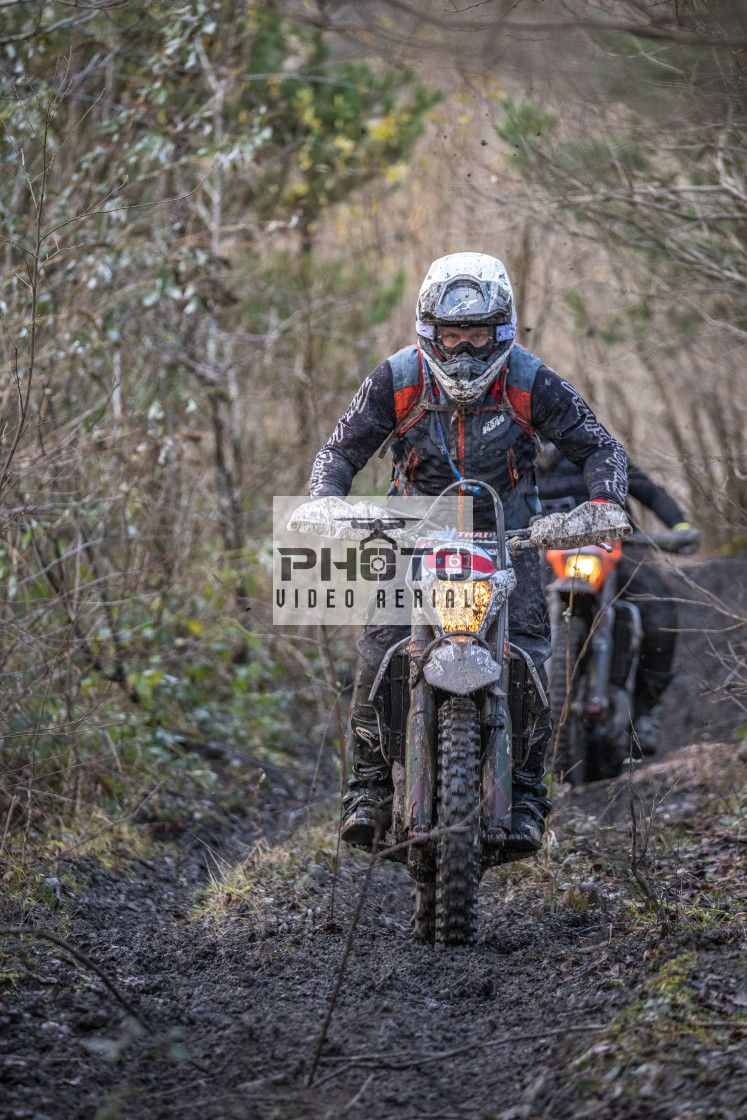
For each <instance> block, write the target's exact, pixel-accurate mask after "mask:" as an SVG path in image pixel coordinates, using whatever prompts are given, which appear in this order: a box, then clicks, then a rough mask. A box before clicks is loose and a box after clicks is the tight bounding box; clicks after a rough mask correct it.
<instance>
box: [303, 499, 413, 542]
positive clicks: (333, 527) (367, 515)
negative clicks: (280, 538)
mask: <svg viewBox="0 0 747 1120" xmlns="http://www.w3.org/2000/svg"><path fill="white" fill-rule="evenodd" d="M391 517H392V513H391V511H390V510H387V509H385V508H384V506H379V505H376V504H375V502H358V503H357V504H356V505H351V504H350V502H346V501H345V499H344V498H340V497H337V496H335V495H331V496H329V497H327V498H312V500H311V501H310V502H304V504H303V505H302V506H298V508H297V509H295V510H294V511H293V514H292V516H291V519H290V521H289V522H288V529H289V530H290V531H291V532H292V533H312V534H313V535H314V536H318V537H331V538H332V539H333V540H343V541H357V540H363V539H364V538H365V537H367V536H370V534H371V526H370V522H371V521H374V520H376V519H384V520H386V519H387V518H389V519H391ZM358 522H362V524H358ZM387 532H388V533H389V534H390V535H391V536H393V537H396V536H397V532H396V530H390V529H387Z"/></svg>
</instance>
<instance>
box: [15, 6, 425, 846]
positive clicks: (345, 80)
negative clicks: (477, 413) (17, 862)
mask: <svg viewBox="0 0 747 1120" xmlns="http://www.w3.org/2000/svg"><path fill="white" fill-rule="evenodd" d="M31 7H34V6H31ZM36 7H37V8H38V10H36V9H35V10H34V11H33V12H32V11H31V9H30V7H29V6H28V5H11V6H10V7H9V8H8V11H7V13H5V14H4V17H3V19H4V26H3V29H2V36H5V37H6V38H5V39H4V40H2V37H0V40H2V41H0V50H1V51H3V52H4V59H5V68H6V71H7V72H9V73H11V74H12V75H13V76H14V78H15V81H16V85H15V89H14V90H11V96H10V99H9V100H6V101H5V102H3V104H2V108H0V115H2V124H3V128H2V130H0V158H2V161H3V165H4V167H5V169H6V189H4V190H3V191H2V192H0V222H1V223H2V234H3V237H4V238H6V241H5V244H4V249H5V256H4V270H3V273H2V274H1V275H0V308H1V310H2V313H3V315H4V317H5V318H4V322H5V326H6V327H7V330H6V331H5V333H4V334H3V336H2V345H3V347H4V348H5V349H4V359H5V368H6V370H7V374H6V381H5V383H4V387H3V391H4V394H5V396H4V399H5V400H6V402H8V411H7V413H6V414H4V424H5V429H4V436H5V437H9V438H10V440H12V439H13V436H14V434H17V435H18V437H19V444H18V450H17V459H16V462H15V463H14V469H13V470H12V471H8V472H7V473H6V475H5V476H4V478H3V479H2V481H1V483H0V485H1V486H3V487H5V491H4V495H3V504H4V506H6V507H10V508H13V509H15V510H16V511H20V512H16V513H13V514H11V515H9V517H8V518H7V519H5V520H4V521H3V525H2V529H3V540H2V543H1V544H0V576H1V577H2V580H3V585H4V587H5V595H4V597H3V602H2V605H0V621H2V624H3V626H4V628H5V630H4V632H5V633H6V635H7V641H6V642H5V643H4V646H3V649H2V650H0V671H2V674H3V675H2V678H0V679H1V681H2V683H1V684H0V689H2V693H1V698H2V703H3V712H4V720H3V728H2V731H3V734H4V735H5V736H6V738H5V740H4V745H5V749H6V759H7V760H8V769H7V770H6V772H5V774H4V775H3V776H2V779H0V794H3V795H4V802H3V805H2V806H0V812H3V811H5V810H6V809H7V807H8V806H11V805H14V801H13V799H14V798H16V800H17V791H18V790H19V789H22V788H23V789H26V788H27V787H28V788H29V789H32V790H33V791H34V798H35V800H34V802H33V805H32V808H31V810H30V813H29V820H30V822H31V826H32V832H33V830H34V829H36V828H37V827H39V828H42V829H43V823H42V822H43V821H44V820H45V814H48V813H53V814H54V815H56V818H57V819H58V820H59V821H60V822H65V821H69V820H70V819H74V818H76V817H78V818H79V817H80V814H81V812H83V811H84V809H85V810H86V811H89V810H90V809H91V807H92V806H93V805H97V806H99V807H101V808H104V809H105V810H106V812H107V813H109V814H110V815H112V816H116V814H117V813H119V812H122V811H129V810H130V809H131V808H132V807H133V806H134V805H136V804H137V801H138V799H139V798H141V797H143V796H145V795H146V794H147V793H148V792H149V791H152V790H154V789H155V788H156V787H158V788H157V791H156V792H155V793H153V794H152V797H151V798H150V799H149V801H148V809H147V811H148V812H149V813H152V814H153V816H154V817H155V818H156V819H160V820H177V819H183V818H184V817H185V815H186V816H189V814H190V813H191V812H192V811H195V812H197V813H201V812H203V811H209V810H205V809H204V806H203V804H202V802H203V801H204V802H205V804H206V805H210V804H214V803H215V799H216V798H220V796H221V789H222V790H223V792H224V793H225V797H226V803H230V805H231V806H233V805H234V803H235V805H236V807H237V808H239V809H240V808H242V807H243V806H245V805H246V804H247V803H248V802H249V801H250V799H251V796H252V795H253V793H254V792H255V791H256V788H257V787H258V785H259V783H260V782H261V780H262V778H261V773H262V771H261V766H262V763H263V762H266V761H270V762H272V761H274V762H276V763H277V762H280V763H282V764H283V765H285V764H286V763H287V762H288V760H289V759H290V758H292V756H293V755H294V753H296V752H297V749H298V748H299V746H300V745H301V743H302V741H303V740H304V737H305V738H308V737H309V736H310V735H311V733H312V731H313V728H314V726H315V720H316V718H317V712H316V708H315V705H316V702H317V700H316V696H317V694H316V693H315V692H314V689H313V688H312V687H311V684H312V683H313V681H314V678H316V677H318V676H320V675H321V666H320V664H319V660H318V654H317V653H316V650H314V652H312V653H308V654H305V653H302V654H300V655H298V656H297V657H296V658H295V660H294V661H293V669H292V670H291V669H290V668H289V662H288V659H287V658H284V657H283V655H282V653H281V652H280V648H279V643H278V642H277V641H276V640H274V639H267V638H265V639H260V638H257V637H255V636H253V635H251V634H248V633H247V632H246V631H245V629H244V627H243V623H244V622H245V621H246V618H245V616H243V615H242V613H241V612H242V608H240V607H239V605H238V604H239V603H240V602H245V601H246V597H247V596H251V595H254V594H259V595H264V597H265V598H269V595H268V594H267V586H266V576H265V574H264V573H265V568H264V567H263V559H262V555H261V550H260V551H257V550H252V549H248V548H247V547H246V541H247V540H248V539H252V540H255V541H261V540H262V539H263V537H264V535H265V533H266V531H267V527H268V506H269V504H270V503H269V500H268V495H270V494H271V493H273V492H275V493H277V492H282V491H285V492H291V493H292V492H294V490H296V489H297V488H298V487H299V486H300V485H302V482H301V475H302V476H303V478H305V477H306V475H307V474H308V469H309V458H310V455H311V452H312V450H315V448H316V446H318V442H319V435H318V434H317V431H316V428H315V426H314V425H315V424H316V423H317V421H316V416H317V414H319V415H323V410H324V407H325V404H326V401H327V399H328V397H329V396H330V395H334V394H335V393H336V392H338V390H339V389H340V387H341V386H343V385H345V386H349V385H351V384H352V383H354V382H356V381H358V380H359V379H360V375H361V372H362V367H363V365H364V363H367V362H368V359H369V355H370V347H371V340H370V333H371V330H372V328H373V327H375V326H376V325H377V324H380V323H382V322H384V321H385V320H386V317H387V316H388V314H389V313H390V311H391V309H392V308H393V306H394V305H395V304H396V302H397V301H398V300H399V299H400V298H401V295H402V291H403V287H404V275H403V273H402V272H401V271H399V272H397V273H396V274H395V275H394V276H387V275H384V274H382V273H381V271H380V270H379V269H378V268H377V267H376V266H375V265H374V264H372V263H371V262H370V261H368V260H365V261H364V260H362V259H358V260H356V261H355V263H354V264H353V263H352V262H351V261H350V260H348V259H344V260H343V259H336V258H335V254H334V253H333V252H331V251H330V250H329V248H326V249H325V252H324V253H323V254H322V253H321V252H317V251H316V235H317V232H318V231H319V230H321V228H322V226H323V223H324V222H325V221H326V220H327V219H326V215H328V213H329V211H330V208H331V207H333V206H336V205H338V204H340V203H342V202H343V201H344V200H346V199H348V198H349V197H350V195H351V193H352V192H354V191H356V190H357V189H358V188H359V187H362V186H368V185H369V184H370V183H371V181H373V180H376V179H377V178H378V179H379V180H380V183H381V190H382V191H384V190H387V189H390V186H391V185H393V184H396V183H397V182H398V181H399V180H400V179H401V177H402V174H403V169H404V161H406V159H407V157H408V155H409V153H410V152H411V150H412V146H413V144H414V142H415V140H416V138H417V136H418V135H419V134H420V132H421V131H422V128H423V122H424V120H425V115H426V113H427V111H428V109H429V108H430V106H431V105H433V104H434V103H435V101H436V100H437V99H438V94H437V93H435V92H432V91H428V90H426V89H425V88H424V87H422V86H419V85H418V84H417V83H416V81H415V77H414V74H413V72H411V71H408V70H404V69H402V68H399V67H393V66H387V65H384V64H383V63H382V62H380V61H378V60H376V59H373V60H364V59H359V60H357V61H355V62H350V61H347V60H343V59H341V58H340V57H337V56H336V55H335V52H334V51H333V50H332V49H331V47H330V43H329V41H328V39H327V37H326V36H325V35H324V34H322V33H321V32H320V31H319V30H318V29H316V28H314V27H313V26H311V25H310V24H309V23H306V22H304V21H303V19H302V18H297V17H298V13H296V15H294V10H295V9H294V8H293V6H292V5H290V4H287V3H283V2H277V3H262V4H258V3H250V4H246V3H239V2H238V0H188V2H185V3H180V4H176V5H175V4H170V3H165V2H160V3H159V2H157V3H153V4H148V5H142V4H139V3H137V2H136V0H125V2H124V3H120V4H117V5H115V6H114V7H111V6H109V7H107V8H106V10H96V9H95V7H94V8H86V9H77V8H74V9H70V8H69V6H67V5H65V6H62V16H64V17H65V18H59V17H60V11H61V8H60V5H57V4H54V3H50V4H45V5H41V6H36ZM300 15H301V17H302V16H303V13H300ZM10 38H13V40H14V41H13V42H12V43H11V42H10V41H9V39H10ZM276 239H277V240H276ZM32 313H35V319H34V322H33V327H34V332H33V338H34V344H35V351H34V353H33V355H32V351H31V348H30V340H31V337H32V332H31V327H32ZM32 357H33V361H34V367H33V370H32V366H31V362H32ZM16 363H17V368H16ZM32 373H33V377H32V378H31V374H32ZM29 378H31V381H29ZM29 383H30V384H31V390H32V391H31V397H30V403H29V408H28V412H24V410H23V404H22V402H23V393H19V392H18V389H19V387H25V385H27V384H29ZM312 421H313V423H312ZM320 423H323V421H321V422H320ZM291 444H294V445H295V453H294V455H293V456H290V455H289V454H288V447H289V446H290V445H291ZM3 454H5V448H4V451H3ZM299 464H300V465H299ZM299 662H300V665H307V666H308V679H306V678H304V676H303V673H302V674H301V678H300V679H299ZM307 713H308V714H307ZM231 751H235V752H237V757H239V758H240V760H241V765H240V766H237V767H236V768H235V769H232V767H233V763H228V762H226V758H228V757H229V756H230V754H231ZM216 752H217V756H216V758H212V755H215V754H216ZM221 752H223V753H221ZM206 757H208V758H209V759H210V761H209V764H206V762H205V758H206ZM294 764H295V763H294ZM218 787H220V789H219V788H218ZM0 800H2V798H0ZM190 806H191V807H190ZM3 819H4V818H3ZM19 820H20V809H18V808H17V806H16V807H14V820H13V824H14V826H18V822H19Z"/></svg>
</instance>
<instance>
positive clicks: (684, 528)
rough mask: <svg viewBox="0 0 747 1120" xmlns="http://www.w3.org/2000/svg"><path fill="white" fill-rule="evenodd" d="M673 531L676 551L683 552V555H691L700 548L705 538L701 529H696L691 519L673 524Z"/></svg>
mask: <svg viewBox="0 0 747 1120" xmlns="http://www.w3.org/2000/svg"><path fill="white" fill-rule="evenodd" d="M672 532H673V533H674V534H675V551H677V552H681V553H682V555H683V556H690V555H691V554H692V553H693V552H697V551H698V549H699V548H700V542H701V540H702V539H703V537H702V534H701V532H700V529H696V528H695V526H694V525H691V524H690V522H689V521H680V522H678V523H677V525H673V526H672ZM680 542H681V543H680Z"/></svg>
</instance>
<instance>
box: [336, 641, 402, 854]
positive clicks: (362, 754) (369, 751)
mask: <svg viewBox="0 0 747 1120" xmlns="http://www.w3.org/2000/svg"><path fill="white" fill-rule="evenodd" d="M375 676H376V669H375V668H372V667H371V666H370V665H369V664H368V663H367V662H366V661H364V660H363V658H361V659H360V660H359V663H358V671H357V674H356V681H355V689H354V691H353V703H352V705H351V708H350V738H349V746H350V753H351V754H352V757H353V777H352V778H351V779H350V781H349V782H348V792H347V793H346V794H345V796H344V797H343V799H342V828H341V830H340V838H341V839H342V840H344V841H345V842H346V843H347V844H357V845H359V846H361V847H366V848H370V847H371V845H372V844H373V842H374V840H375V839H376V840H378V839H380V838H381V837H382V836H384V834H385V833H386V831H387V829H388V828H389V826H390V824H391V820H392V793H393V785H392V775H391V767H390V765H389V763H388V762H387V761H386V758H385V757H384V754H383V752H382V749H381V748H382V742H381V737H382V735H383V734H385V731H384V728H383V726H382V724H381V719H380V716H379V714H378V712H377V709H376V707H375V706H374V704H372V703H371V702H370V701H369V699H368V694H369V692H370V690H371V685H372V684H373V680H374V677H375Z"/></svg>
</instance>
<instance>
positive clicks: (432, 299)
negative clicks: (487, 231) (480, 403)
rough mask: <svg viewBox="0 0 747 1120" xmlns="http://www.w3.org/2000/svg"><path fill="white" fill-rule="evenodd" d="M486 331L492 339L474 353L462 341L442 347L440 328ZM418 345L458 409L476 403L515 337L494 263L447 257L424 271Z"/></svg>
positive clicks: (507, 284)
mask: <svg viewBox="0 0 747 1120" xmlns="http://www.w3.org/2000/svg"><path fill="white" fill-rule="evenodd" d="M481 326H485V327H490V328H491V331H490V339H489V341H488V342H487V343H485V345H482V346H480V347H479V348H478V347H475V346H474V345H473V344H472V343H471V342H468V341H464V340H463V341H460V342H459V343H458V344H457V345H456V346H452V347H446V346H445V345H444V344H443V342H441V341H440V332H441V329H442V328H449V327H451V328H454V327H458V328H460V329H465V328H468V327H481ZM416 328H417V332H418V343H419V346H420V349H421V351H422V353H423V355H424V356H425V357H426V359H427V361H428V365H429V367H430V369H431V371H432V373H433V376H434V377H435V379H436V381H437V382H438V384H439V386H440V387H441V389H442V390H443V391H444V393H446V394H447V396H449V397H450V398H451V399H452V400H454V401H456V402H457V403H459V404H467V403H469V402H470V401H475V400H477V399H478V398H479V397H481V396H482V394H483V393H484V392H485V390H486V389H487V388H488V386H489V385H490V384H491V383H492V382H493V381H494V380H495V378H496V377H497V376H498V374H499V373H500V371H501V370H502V368H503V365H504V363H505V361H506V359H507V358H508V355H509V352H510V350H511V347H512V346H513V344H514V339H515V337H516V309H515V307H514V294H513V290H512V288H511V281H510V280H509V278H508V273H507V272H506V268H505V266H504V265H503V263H502V262H501V261H499V260H498V258H497V257H489V256H488V255H487V254H486V253H449V255H448V256H446V257H439V258H438V260H436V261H434V262H433V264H432V265H431V267H430V268H429V269H428V274H427V276H426V278H425V280H424V281H423V285H422V287H421V289H420V295H419V296H418V309H417V319H416Z"/></svg>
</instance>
